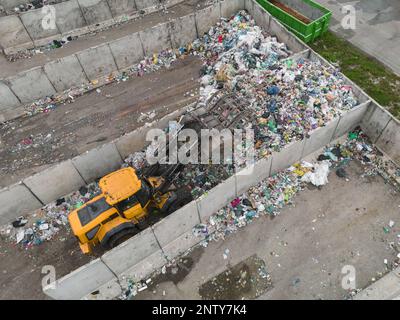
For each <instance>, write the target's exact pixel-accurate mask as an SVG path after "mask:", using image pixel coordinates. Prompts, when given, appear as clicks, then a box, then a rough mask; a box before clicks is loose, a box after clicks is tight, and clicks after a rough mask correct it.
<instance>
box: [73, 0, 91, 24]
mask: <svg viewBox="0 0 400 320" xmlns="http://www.w3.org/2000/svg"><path fill="white" fill-rule="evenodd" d="M76 2H77V3H78V7H79V10H81V13H82V17H83V20H85V23H86V26H87V27H89V26H90V24H89V23H88V22H87V20H86V16H85V13H84V12H83V10H82V7H81V4H80V2H79V0H76Z"/></svg>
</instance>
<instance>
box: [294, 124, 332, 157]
mask: <svg viewBox="0 0 400 320" xmlns="http://www.w3.org/2000/svg"><path fill="white" fill-rule="evenodd" d="M338 123H339V118H336V119H334V120H332V121H331V122H329V123H328V124H327V125H326V126H325V127H321V128H318V129H316V130H315V131H313V132H312V133H311V135H310V137H309V138H307V139H306V141H305V145H304V150H303V155H302V157H306V156H308V155H309V154H311V153H313V152H315V151H317V150H319V149H321V148H322V147H323V146H326V145H328V144H329V143H330V142H331V141H332V137H333V134H334V133H335V130H336V127H337V125H338Z"/></svg>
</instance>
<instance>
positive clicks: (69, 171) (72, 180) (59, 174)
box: [23, 160, 86, 203]
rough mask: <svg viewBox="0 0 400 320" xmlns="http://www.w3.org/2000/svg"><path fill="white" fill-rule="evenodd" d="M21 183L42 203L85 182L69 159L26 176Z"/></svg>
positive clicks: (60, 195)
mask: <svg viewBox="0 0 400 320" xmlns="http://www.w3.org/2000/svg"><path fill="white" fill-rule="evenodd" d="M23 183H24V184H25V185H26V186H27V187H28V188H29V189H30V190H31V191H32V193H34V194H35V195H36V197H37V198H38V199H40V201H42V202H43V203H50V202H51V201H53V200H56V199H57V198H59V197H62V196H64V195H66V194H69V193H71V192H73V191H76V190H78V189H79V188H80V187H81V186H83V185H85V184H86V183H85V181H84V180H83V179H82V177H81V176H80V175H79V173H78V171H77V170H76V169H75V167H74V166H73V164H72V161H71V160H67V161H64V162H61V163H60V164H58V165H56V166H54V167H51V168H49V169H47V170H45V171H42V172H40V173H38V174H35V175H33V176H31V177H29V178H26V179H25V180H24V181H23Z"/></svg>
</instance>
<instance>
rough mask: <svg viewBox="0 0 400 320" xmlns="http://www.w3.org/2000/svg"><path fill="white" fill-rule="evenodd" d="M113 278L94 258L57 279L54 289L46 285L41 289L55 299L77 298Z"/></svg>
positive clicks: (101, 263)
mask: <svg viewBox="0 0 400 320" xmlns="http://www.w3.org/2000/svg"><path fill="white" fill-rule="evenodd" d="M113 279H116V278H115V276H114V275H113V273H112V272H111V271H110V270H109V269H108V268H107V266H106V265H105V264H104V263H103V262H102V261H101V260H100V259H96V260H93V261H91V262H90V263H88V264H86V265H84V266H82V267H80V268H79V269H76V270H75V271H73V272H71V273H70V274H68V275H66V276H65V277H63V278H61V279H59V280H57V282H56V287H55V288H54V289H52V288H51V287H49V286H48V287H46V288H44V290H43V291H44V293H46V294H47V295H48V296H50V297H52V298H53V299H56V300H78V299H81V298H82V297H84V296H85V295H87V294H90V293H91V292H93V291H95V290H96V289H97V288H99V287H101V286H102V285H104V283H106V282H109V281H111V280H113Z"/></svg>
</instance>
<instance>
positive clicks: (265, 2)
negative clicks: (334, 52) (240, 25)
mask: <svg viewBox="0 0 400 320" xmlns="http://www.w3.org/2000/svg"><path fill="white" fill-rule="evenodd" d="M278 1H279V2H280V3H283V4H285V5H286V6H288V7H290V8H291V9H293V10H295V11H297V12H298V13H300V14H301V15H303V16H305V17H306V18H308V19H309V20H310V21H311V22H310V23H309V24H306V23H304V22H303V21H300V20H299V19H297V18H296V17H294V16H292V15H291V14H289V13H287V12H285V11H284V10H282V9H281V8H279V7H277V6H275V5H273V4H272V3H271V2H270V1H269V0H257V2H258V3H259V4H260V5H261V6H262V7H263V8H264V9H265V10H267V11H268V12H269V13H270V14H271V15H272V16H274V17H275V18H277V19H278V20H279V21H280V22H281V23H282V24H284V25H285V26H286V27H287V28H288V29H289V30H290V31H292V32H293V33H294V34H296V35H297V36H298V37H299V38H300V39H301V40H303V41H304V42H306V43H308V42H312V41H314V40H315V39H316V38H317V37H319V36H320V35H322V34H323V33H325V32H326V31H327V30H328V28H329V23H330V20H331V16H332V12H331V11H329V10H328V9H326V8H324V7H323V6H321V5H320V4H318V3H315V2H314V1H312V0H278Z"/></svg>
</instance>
